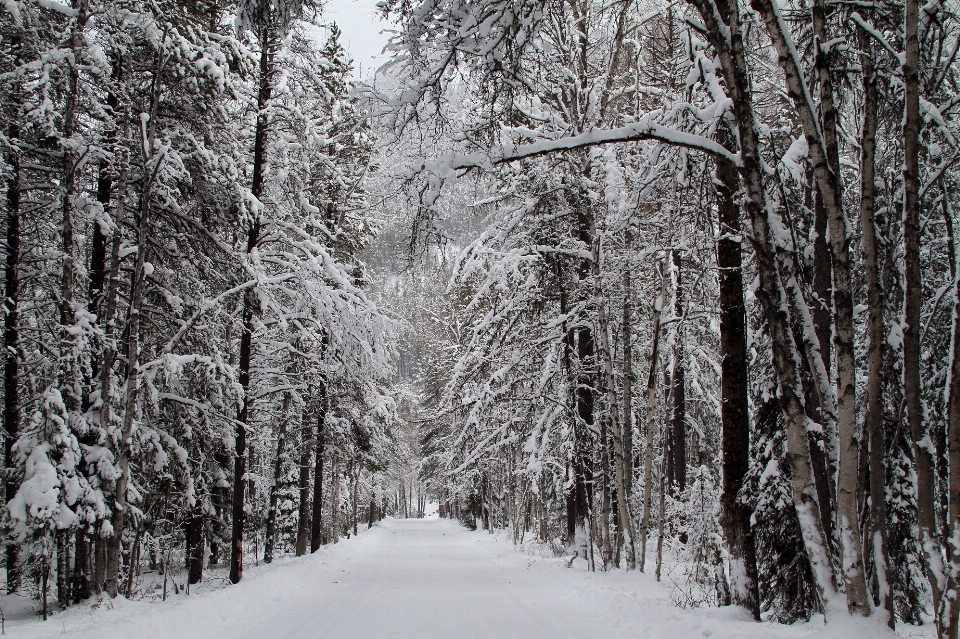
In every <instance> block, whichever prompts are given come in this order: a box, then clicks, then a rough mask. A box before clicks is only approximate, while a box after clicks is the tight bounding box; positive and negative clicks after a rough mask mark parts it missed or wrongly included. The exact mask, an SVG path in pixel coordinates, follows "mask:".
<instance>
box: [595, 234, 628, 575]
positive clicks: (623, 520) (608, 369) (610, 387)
mask: <svg viewBox="0 0 960 639" xmlns="http://www.w3.org/2000/svg"><path fill="white" fill-rule="evenodd" d="M628 235H629V234H628ZM593 250H594V256H593V276H594V282H595V283H596V284H595V286H596V287H597V288H598V289H599V282H600V249H599V246H597V245H596V243H595V244H594V249H593ZM597 293H598V299H600V300H601V301H600V303H599V306H598V308H597V323H598V326H599V329H600V335H601V339H600V346H601V350H602V351H603V352H602V359H603V370H604V374H605V376H606V380H605V381H606V386H607V401H608V403H609V404H610V419H611V435H612V439H613V449H614V450H613V457H614V471H615V472H616V476H615V478H614V479H615V483H616V495H617V511H618V513H617V514H618V517H617V519H618V521H619V524H620V528H621V530H622V531H623V541H624V545H625V553H626V557H625V559H626V563H627V570H634V569H636V567H637V553H636V548H635V546H634V541H633V517H632V516H631V515H630V509H629V505H628V504H629V502H628V501H627V500H628V498H629V494H630V492H629V490H630V489H629V487H628V486H629V475H631V474H632V472H630V471H628V468H632V466H633V453H632V452H630V451H632V449H633V437H632V436H631V437H630V448H629V449H627V446H626V443H625V441H624V439H625V437H626V435H625V433H626V432H627V431H628V430H630V429H631V426H629V424H630V422H631V421H632V419H631V416H630V410H631V409H630V403H629V400H628V399H627V398H628V397H629V393H631V392H632V386H631V385H630V382H629V381H627V380H629V378H630V375H631V374H632V373H631V372H630V370H629V369H628V368H627V366H628V365H629V364H628V362H629V358H630V355H631V354H630V346H629V332H628V331H629V327H630V318H629V314H630V310H629V297H630V274H629V268H628V269H626V270H625V271H624V300H625V301H624V305H625V306H624V311H623V313H624V338H623V339H624V340H627V341H626V342H625V343H624V401H625V402H626V403H625V407H624V413H623V414H624V420H626V424H628V425H627V426H626V427H621V425H620V423H619V419H618V417H619V415H618V413H617V391H616V386H615V384H614V379H613V348H612V346H611V344H610V327H609V324H608V322H607V317H606V305H605V304H604V303H603V301H602V300H603V296H602V295H599V293H600V291H599V290H598V291H597ZM602 454H603V456H604V476H605V477H606V476H608V475H609V472H610V464H609V462H608V460H609V456H608V452H607V440H606V436H603V443H602ZM628 463H629V466H628ZM608 495H609V488H608V487H607V486H604V510H603V514H604V517H606V509H607V508H608V506H607V502H608V501H609V497H608ZM603 525H604V531H605V534H609V533H608V532H607V524H606V522H604V523H603ZM608 545H609V542H608ZM618 549H619V546H618ZM608 554H609V551H608ZM618 554H619V553H618ZM607 559H608V558H606V557H605V559H604V561H606V560H607Z"/></svg>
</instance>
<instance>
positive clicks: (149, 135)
mask: <svg viewBox="0 0 960 639" xmlns="http://www.w3.org/2000/svg"><path fill="white" fill-rule="evenodd" d="M161 65H162V56H161V55H158V56H157V68H156V69H155V71H154V77H153V87H152V91H153V95H152V97H151V104H150V111H151V112H150V120H149V124H148V126H147V132H146V139H145V140H144V144H143V145H142V146H143V147H145V148H146V149H149V151H148V153H149V155H145V156H144V158H143V163H144V172H143V180H142V185H141V190H140V200H139V204H138V207H137V258H136V260H135V263H134V267H133V274H132V275H131V280H132V281H131V283H130V300H129V307H128V316H127V324H126V332H127V341H126V356H127V363H126V375H125V380H124V412H123V421H122V426H121V437H120V442H119V444H118V450H117V466H118V468H119V477H118V478H117V483H116V487H115V490H114V500H115V504H114V509H113V513H112V522H111V523H112V525H113V535H112V536H111V537H110V539H109V542H108V545H107V574H106V589H107V593H108V594H109V595H110V596H111V597H116V596H117V594H118V592H119V583H118V581H117V576H118V573H119V569H120V550H121V544H122V539H123V526H124V510H125V509H126V508H128V504H127V487H128V485H129V482H130V451H129V446H130V438H131V437H132V436H133V427H134V420H135V416H136V410H137V403H138V399H139V390H140V389H139V381H140V380H139V373H140V370H139V354H140V308H141V305H142V303H143V295H144V289H145V287H146V278H147V274H146V268H145V266H144V265H145V263H146V254H147V233H148V231H149V226H150V198H151V196H152V189H153V185H154V183H155V181H156V179H157V175H158V173H159V171H160V167H161V165H162V163H163V158H164V156H163V155H157V154H156V153H155V149H156V144H155V142H156V119H157V108H158V107H159V103H160V78H159V76H160V69H161ZM151 160H152V161H153V166H151ZM124 187H125V185H124ZM122 201H123V200H122V198H121V202H122ZM114 250H115V251H116V250H119V248H118V247H117V248H115V249H114ZM108 375H109V371H108V370H107V369H106V368H105V369H104V376H108ZM108 383H109V382H108ZM138 530H139V529H138Z"/></svg>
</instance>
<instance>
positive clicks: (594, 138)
mask: <svg viewBox="0 0 960 639" xmlns="http://www.w3.org/2000/svg"><path fill="white" fill-rule="evenodd" d="M641 140H657V141H659V142H663V143H664V144H670V145H673V146H682V147H685V148H688V149H695V150H698V151H703V152H705V153H710V154H712V155H717V156H720V157H722V158H725V159H726V160H728V161H730V162H732V163H733V164H734V165H735V166H741V165H742V163H741V161H740V155H739V154H737V153H731V152H730V151H728V150H727V149H726V148H724V147H723V145H722V144H720V143H718V142H716V141H714V140H711V139H709V138H705V137H703V136H701V135H696V134H693V133H684V132H683V131H677V130H674V129H671V128H669V127H665V126H663V125H660V124H656V123H653V122H650V121H648V120H646V119H644V120H641V121H640V122H635V123H633V124H628V125H626V126H621V127H616V128H613V129H594V130H592V131H588V132H586V133H581V134H580V135H572V136H569V137H565V138H559V139H556V140H543V141H539V142H533V143H531V144H504V145H502V146H500V147H499V148H495V149H494V150H492V151H490V152H477V153H469V154H455V153H454V154H447V155H444V156H442V157H440V158H438V159H436V160H433V161H429V162H424V163H423V165H422V169H423V170H426V171H428V172H430V173H433V174H435V175H438V176H439V177H441V178H446V177H449V176H450V173H451V172H454V171H459V170H464V169H475V168H481V169H489V168H492V167H494V166H496V165H499V164H506V163H508V162H515V161H517V160H526V159H529V158H535V157H539V156H542V155H549V154H551V153H556V152H557V151H572V150H574V149H584V148H589V147H594V146H600V145H604V144H614V143H617V142H639V141H641Z"/></svg>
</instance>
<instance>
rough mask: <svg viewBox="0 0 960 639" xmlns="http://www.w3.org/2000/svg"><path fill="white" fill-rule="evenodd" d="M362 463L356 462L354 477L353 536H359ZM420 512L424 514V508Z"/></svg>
mask: <svg viewBox="0 0 960 639" xmlns="http://www.w3.org/2000/svg"><path fill="white" fill-rule="evenodd" d="M359 466H360V462H359V461H355V462H354V475H353V536H354V537H356V536H357V506H358V504H357V489H358V488H359V483H360V468H359ZM420 512H423V508H421V509H420Z"/></svg>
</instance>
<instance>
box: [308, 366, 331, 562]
mask: <svg viewBox="0 0 960 639" xmlns="http://www.w3.org/2000/svg"><path fill="white" fill-rule="evenodd" d="M326 433H327V383H326V381H325V380H323V379H321V381H320V388H319V390H318V393H317V439H316V446H315V453H314V454H315V455H316V458H315V460H314V469H313V522H312V523H313V525H312V526H311V529H310V530H311V534H310V552H311V553H314V552H317V550H319V549H320V544H321V542H322V541H323V521H322V519H321V517H320V515H321V514H322V509H323V459H324V457H325V454H324V453H325V451H324V448H326V442H325V441H324V440H325V437H326Z"/></svg>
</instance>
